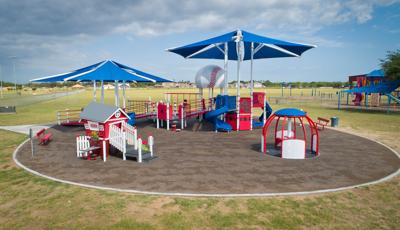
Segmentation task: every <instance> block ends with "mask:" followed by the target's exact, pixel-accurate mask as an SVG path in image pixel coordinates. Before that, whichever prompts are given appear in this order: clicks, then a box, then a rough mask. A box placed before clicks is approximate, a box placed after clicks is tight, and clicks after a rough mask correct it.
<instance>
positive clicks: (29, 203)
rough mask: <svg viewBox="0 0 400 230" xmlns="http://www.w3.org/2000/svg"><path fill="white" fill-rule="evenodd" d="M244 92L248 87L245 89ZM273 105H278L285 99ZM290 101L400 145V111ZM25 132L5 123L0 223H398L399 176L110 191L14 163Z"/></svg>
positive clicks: (51, 107) (48, 105) (45, 117)
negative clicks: (288, 191)
mask: <svg viewBox="0 0 400 230" xmlns="http://www.w3.org/2000/svg"><path fill="white" fill-rule="evenodd" d="M165 91H171V92H172V91H177V90H176V89H168V90H165V89H131V90H129V91H128V93H127V95H128V98H130V99H138V100H139V99H147V98H148V97H149V96H150V97H152V99H153V100H156V99H162V98H163V92H165ZM181 91H185V92H188V91H190V90H181ZM233 92H234V90H232V93H233ZM324 92H326V93H333V92H336V91H335V90H331V89H326V91H325V90H324ZM242 93H243V95H246V93H247V94H248V91H247V90H243V92H242ZM267 93H268V95H270V96H279V95H280V93H281V91H280V89H267ZM294 93H296V95H297V96H300V95H301V91H296V92H295V90H293V91H292V94H294ZM297 93H298V94H297ZM309 93H310V90H309ZM99 94H100V93H98V95H99ZM112 94H113V91H107V94H106V100H107V102H109V103H112V102H113V98H112ZM304 94H305V93H304V92H303V95H304ZM90 100H91V92H90V91H87V92H84V93H82V94H79V95H73V96H69V97H62V98H58V99H54V100H49V101H44V102H40V103H36V104H33V105H26V106H21V107H20V108H18V109H17V114H8V115H4V114H3V115H0V125H17V124H30V123H48V122H54V121H55V113H56V111H57V110H61V109H65V108H67V107H69V108H79V107H83V106H85V105H86V104H87V103H88V102H89V101H90ZM272 106H273V108H274V109H277V108H281V107H286V106H288V105H285V104H278V105H275V104H272ZM289 106H290V107H300V108H302V109H304V110H306V111H307V112H308V113H309V114H310V115H311V117H314V118H315V117H317V116H322V117H328V118H329V117H331V116H338V117H339V118H340V128H341V129H345V130H351V131H353V132H358V133H360V134H362V135H365V136H369V137H371V138H373V139H376V140H378V141H381V142H383V143H385V144H387V145H389V146H391V147H392V148H394V149H395V150H396V151H398V152H399V151H400V138H399V136H398V135H399V128H400V115H398V114H386V113H377V112H360V111H344V110H342V111H337V110H335V109H329V108H323V107H321V104H320V102H319V101H318V100H316V101H315V102H312V103H299V104H290V105H289ZM25 138H26V136H24V135H21V134H16V133H12V132H8V131H3V130H0V229H54V228H63V229H65V228H66V229H110V228H111V229H376V228H383V229H398V228H399V226H400V178H398V177H396V178H394V179H392V180H390V181H388V182H385V183H381V184H378V185H373V186H367V187H363V188H358V189H352V190H348V191H344V192H337V193H331V194H321V195H313V196H299V197H275V198H224V199H217V198H177V197H167V196H144V195H134V194H125V193H117V192H105V191H99V190H93V189H85V188H80V187H76V186H71V185H65V184H61V183H58V182H53V181H49V180H46V179H42V178H40V177H36V176H33V175H31V174H29V173H28V172H25V171H24V170H21V169H19V168H17V167H16V166H15V164H14V163H13V161H12V152H13V151H14V149H15V148H16V146H17V145H19V144H20V143H21V142H22V141H23V140H24V139H25ZM371 163H373V162H371Z"/></svg>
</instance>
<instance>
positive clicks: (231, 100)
mask: <svg viewBox="0 0 400 230" xmlns="http://www.w3.org/2000/svg"><path fill="white" fill-rule="evenodd" d="M221 107H227V110H228V111H234V110H236V96H228V95H218V96H217V98H216V101H215V108H216V109H219V108H221Z"/></svg>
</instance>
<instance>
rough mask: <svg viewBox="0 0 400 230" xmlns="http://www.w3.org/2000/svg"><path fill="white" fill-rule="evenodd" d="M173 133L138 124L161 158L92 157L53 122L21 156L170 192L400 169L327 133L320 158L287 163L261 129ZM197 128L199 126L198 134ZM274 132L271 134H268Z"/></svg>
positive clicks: (358, 177)
mask: <svg viewBox="0 0 400 230" xmlns="http://www.w3.org/2000/svg"><path fill="white" fill-rule="evenodd" d="M189 125H190V126H191V127H190V126H189V129H187V130H184V131H181V132H177V133H173V132H171V131H167V130H165V129H160V130H157V129H155V128H154V124H152V125H149V124H146V123H139V127H138V128H139V135H142V136H146V134H147V133H149V132H150V133H152V134H153V136H154V137H155V155H156V156H158V158H157V159H155V160H153V161H151V162H150V163H147V164H146V163H145V164H138V163H136V162H135V161H131V160H127V161H122V159H121V157H116V156H115V157H109V158H108V161H107V162H106V163H104V162H103V161H101V160H100V159H99V160H96V161H87V160H81V159H77V158H76V154H75V142H74V141H75V136H76V134H77V133H82V132H83V129H82V128H79V127H60V126H56V127H54V128H53V129H52V130H51V132H52V133H53V141H52V142H51V143H50V144H49V145H48V146H37V145H35V147H36V150H37V153H36V156H35V157H34V159H32V158H31V151H30V145H29V143H26V144H25V145H24V146H23V147H22V148H21V149H20V151H19V153H18V155H17V159H18V160H19V161H20V162H21V163H22V164H24V165H25V166H27V167H29V168H31V169H33V170H35V171H38V172H40V173H43V174H45V175H48V176H52V177H56V178H59V179H64V180H68V181H73V182H79V183H86V184H90V185H96V186H105V187H113V188H120V189H132V190H140V191H151V192H168V193H203V194H210V193H219V194H227V193H234V194H235V193H236V194H239V193H275V192H300V191H310V190H320V189H332V188H338V187H344V186H351V185H356V184H361V183H366V182H370V181H374V180H378V179H380V178H382V177H385V176H387V175H389V174H391V173H393V172H395V171H396V170H397V169H398V168H399V167H400V159H399V158H398V157H397V156H396V155H395V154H394V153H393V152H391V151H390V150H389V149H387V148H386V147H384V146H382V145H380V144H378V143H376V142H373V141H371V140H368V139H365V138H362V137H358V136H354V135H350V134H346V133H341V132H338V131H335V130H325V131H322V132H321V133H320V134H321V142H320V154H321V155H320V156H319V157H317V158H312V159H307V160H285V159H280V158H278V157H274V156H269V155H263V154H262V153H261V152H260V151H259V148H260V135H261V130H255V131H246V132H238V133H237V132H232V133H214V132H210V131H209V130H211V129H212V127H211V125H210V124H207V123H205V124H204V125H203V126H202V125H200V126H202V127H199V124H198V123H194V124H189ZM192 129H195V130H199V131H197V132H194V131H192ZM270 136H271V135H270Z"/></svg>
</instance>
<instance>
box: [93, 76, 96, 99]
mask: <svg viewBox="0 0 400 230" xmlns="http://www.w3.org/2000/svg"><path fill="white" fill-rule="evenodd" d="M93 101H96V80H93Z"/></svg>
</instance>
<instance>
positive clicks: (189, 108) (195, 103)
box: [157, 93, 207, 130]
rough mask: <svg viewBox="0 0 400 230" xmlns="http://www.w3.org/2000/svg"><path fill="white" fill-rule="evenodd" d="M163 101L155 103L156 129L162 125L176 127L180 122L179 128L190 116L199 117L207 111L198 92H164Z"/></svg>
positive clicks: (184, 125)
mask: <svg viewBox="0 0 400 230" xmlns="http://www.w3.org/2000/svg"><path fill="white" fill-rule="evenodd" d="M164 95H165V102H162V101H160V102H158V103H157V129H158V128H160V127H164V123H165V124H166V128H167V130H169V129H170V124H171V123H173V124H172V128H173V129H176V124H177V123H180V127H181V129H184V128H185V127H186V126H187V120H188V119H190V118H192V117H197V118H198V119H201V118H202V116H203V114H204V113H206V112H207V110H206V104H205V101H204V98H203V96H202V95H201V94H200V93H165V94H164Z"/></svg>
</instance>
